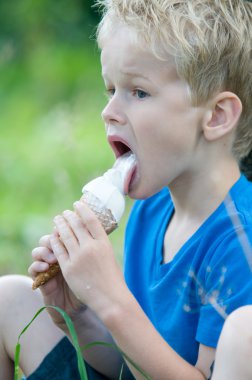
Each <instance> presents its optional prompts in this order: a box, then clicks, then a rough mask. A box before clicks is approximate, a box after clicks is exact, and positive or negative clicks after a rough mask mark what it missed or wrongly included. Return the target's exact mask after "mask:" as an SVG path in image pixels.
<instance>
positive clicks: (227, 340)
mask: <svg viewBox="0 0 252 380" xmlns="http://www.w3.org/2000/svg"><path fill="white" fill-rule="evenodd" d="M237 379H239V380H250V379H252V305H250V306H244V307H241V308H239V309H237V310H236V311H234V312H233V313H232V314H230V316H229V317H228V318H227V320H226V322H225V324H224V327H223V330H222V333H221V336H220V339H219V342H218V347H217V351H216V360H215V366H214V374H213V376H212V380H237Z"/></svg>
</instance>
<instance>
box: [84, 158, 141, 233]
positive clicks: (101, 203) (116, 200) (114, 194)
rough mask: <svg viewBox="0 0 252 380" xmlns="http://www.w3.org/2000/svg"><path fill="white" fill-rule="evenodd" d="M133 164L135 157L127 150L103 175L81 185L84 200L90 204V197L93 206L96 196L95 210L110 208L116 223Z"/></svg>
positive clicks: (123, 207) (122, 205)
mask: <svg viewBox="0 0 252 380" xmlns="http://www.w3.org/2000/svg"><path fill="white" fill-rule="evenodd" d="M135 165H136V159H135V155H134V154H133V153H131V152H127V153H125V154H124V155H123V156H121V157H119V158H118V159H117V160H116V162H115V164H114V166H113V167H112V168H111V169H109V170H108V171H107V172H106V173H104V174H103V176H101V177H98V178H95V179H94V180H92V181H91V182H89V183H88V184H87V185H85V186H84V187H83V189H82V192H83V199H84V200H85V202H87V203H88V204H89V205H90V201H91V199H92V201H91V203H92V206H93V204H95V198H96V199H97V204H95V209H96V210H95V212H96V213H97V211H99V209H100V210H101V212H104V209H107V210H110V212H111V213H112V215H113V217H114V219H115V222H116V223H118V222H119V220H120V219H121V217H122V215H123V212H124V209H125V198H124V195H126V194H127V193H128V186H129V182H130V180H131V177H132V174H133V171H134V169H135ZM90 207H91V205H90ZM91 208H92V207H91ZM98 217H99V216H98ZM105 229H106V228H105Z"/></svg>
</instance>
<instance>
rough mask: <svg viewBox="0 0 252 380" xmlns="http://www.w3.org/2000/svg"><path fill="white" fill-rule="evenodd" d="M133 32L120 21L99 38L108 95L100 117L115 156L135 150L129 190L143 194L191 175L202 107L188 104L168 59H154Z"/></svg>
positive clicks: (185, 88)
mask: <svg viewBox="0 0 252 380" xmlns="http://www.w3.org/2000/svg"><path fill="white" fill-rule="evenodd" d="M133 37H134V35H133V32H132V30H130V29H129V28H128V27H126V26H121V25H120V26H119V27H118V28H117V29H116V32H115V33H114V34H113V35H111V36H110V38H107V39H106V41H105V42H104V43H103V47H102V54H101V62H102V74H103V78H104V82H105V85H106V88H107V91H108V94H109V100H108V103H107V106H106V107H105V109H104V111H103V113H102V116H103V119H104V121H105V127H106V131H107V136H108V140H109V142H110V144H111V146H112V148H113V150H114V152H115V154H116V156H119V155H120V154H122V153H124V152H125V150H128V149H130V150H132V151H133V152H134V153H135V155H136V158H137V169H136V172H135V173H134V175H133V178H132V180H131V183H130V192H129V195H130V196H131V197H133V198H146V197H148V196H151V195H153V194H154V193H155V192H157V191H159V190H160V189H161V188H163V187H164V186H168V185H169V186H170V187H171V186H172V185H176V182H177V181H180V180H187V181H188V180H189V181H190V177H191V176H193V175H194V171H195V170H196V167H197V165H198V162H199V157H198V154H197V150H198V145H199V144H198V142H199V140H200V139H201V138H202V133H201V124H202V118H203V114H204V109H203V108H202V107H195V106H192V105H191V102H190V98H189V90H188V86H187V84H186V82H184V81H183V80H181V79H180V78H179V77H178V75H177V72H176V69H175V65H174V62H173V58H172V57H170V60H167V61H161V60H159V59H157V58H156V57H155V56H154V55H153V54H152V53H151V52H150V51H149V50H148V49H147V48H145V49H144V48H143V49H141V47H140V46H139V44H137V43H136V42H135V41H134V38H133ZM197 157H198V158H197Z"/></svg>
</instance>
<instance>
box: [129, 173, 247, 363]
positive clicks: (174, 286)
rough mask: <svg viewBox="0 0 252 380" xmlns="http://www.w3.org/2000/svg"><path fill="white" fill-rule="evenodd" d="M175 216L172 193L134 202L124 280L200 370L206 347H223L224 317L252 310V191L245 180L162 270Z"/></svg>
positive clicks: (159, 327) (154, 320) (172, 343)
mask: <svg viewBox="0 0 252 380" xmlns="http://www.w3.org/2000/svg"><path fill="white" fill-rule="evenodd" d="M173 211H174V206H173V203H172V199H171V197H170V194H169V191H168V189H163V190H162V191H161V192H159V193H158V194H156V195H154V196H152V197H151V198H149V199H147V200H144V201H136V202H135V205H134V207H133V209H132V212H131V215H130V218H129V222H128V225H127V229H126V240H125V260H124V261H125V262H124V269H125V279H126V282H127V284H128V287H129V289H130V290H131V291H132V293H133V294H134V296H135V297H136V299H137V300H138V302H139V304H140V305H141V307H142V308H143V310H144V312H145V313H146V314H147V316H148V317H149V319H150V320H151V322H152V323H153V325H154V326H155V328H156V329H157V330H158V331H159V333H160V334H161V335H162V336H163V338H164V339H165V340H166V341H167V342H168V343H169V344H170V346H171V347H172V348H173V349H174V350H175V351H176V352H177V353H178V354H180V355H181V356H182V357H183V358H184V359H185V360H187V361H188V362H189V363H191V364H193V365H194V364H195V363H196V361H197V356H198V348H199V343H202V344H204V345H206V346H211V347H216V345H217V341H218V338H219V335H220V332H221V329H222V326H223V323H224V318H225V316H226V315H227V314H229V313H230V312H231V311H233V310H234V309H236V308H238V307H240V306H242V305H246V304H252V183H250V182H248V181H247V179H246V178H245V177H244V176H241V177H240V179H239V180H238V181H237V182H236V183H235V184H234V186H233V187H232V188H231V190H230V192H229V193H228V195H227V197H226V199H225V200H224V202H223V203H222V204H221V205H220V206H219V207H218V208H217V209H216V210H215V211H214V212H213V213H212V214H211V215H210V216H209V218H208V219H207V220H206V221H205V222H204V223H203V224H202V225H201V227H200V228H199V229H198V230H197V231H196V232H195V233H194V234H193V236H191V237H190V238H189V240H188V241H187V242H186V243H185V244H184V245H183V247H182V248H181V249H180V250H179V251H178V252H177V254H176V255H175V257H174V258H173V260H172V261H171V262H168V263H167V264H163V243H164V235H165V232H166V229H167V225H168V224H169V220H170V218H171V216H172V214H173Z"/></svg>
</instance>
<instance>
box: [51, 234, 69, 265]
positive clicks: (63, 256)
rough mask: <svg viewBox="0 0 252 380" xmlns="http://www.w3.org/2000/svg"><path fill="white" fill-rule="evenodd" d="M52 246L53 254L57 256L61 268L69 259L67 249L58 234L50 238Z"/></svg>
mask: <svg viewBox="0 0 252 380" xmlns="http://www.w3.org/2000/svg"><path fill="white" fill-rule="evenodd" d="M50 244H51V247H52V250H53V253H54V254H55V256H56V258H57V260H58V262H59V265H60V266H61V263H62V262H64V261H65V260H67V259H69V255H68V252H67V249H66V247H65V245H64V244H63V243H62V241H61V239H60V238H59V236H58V235H57V234H56V233H55V234H52V235H51V236H50Z"/></svg>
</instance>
